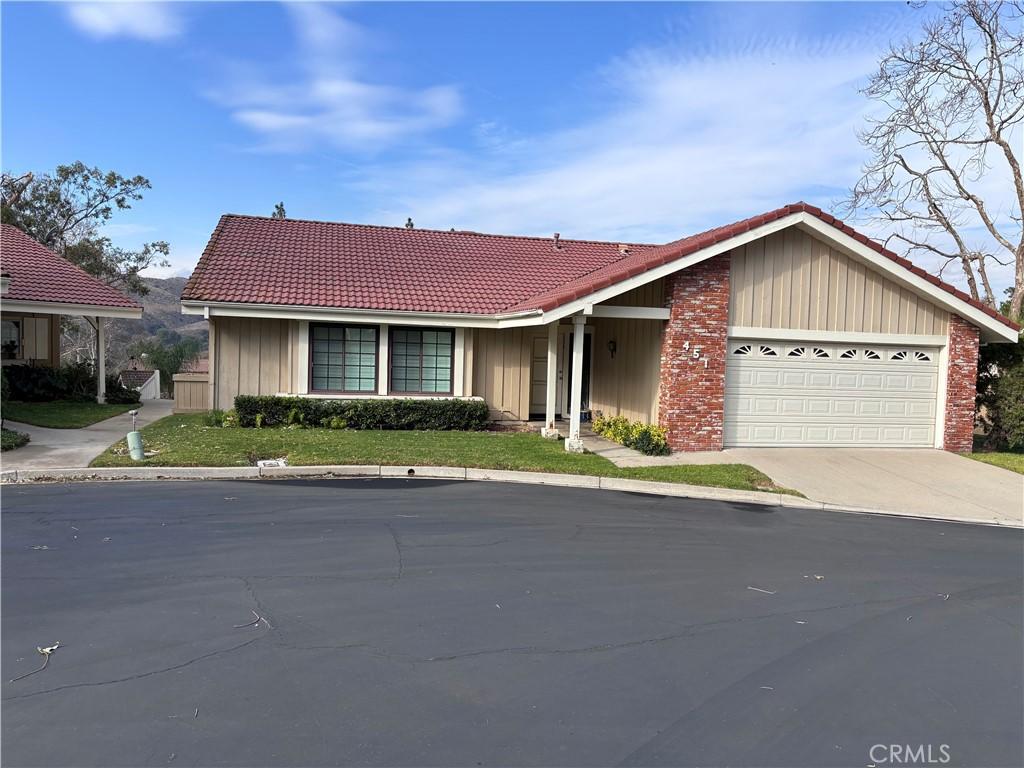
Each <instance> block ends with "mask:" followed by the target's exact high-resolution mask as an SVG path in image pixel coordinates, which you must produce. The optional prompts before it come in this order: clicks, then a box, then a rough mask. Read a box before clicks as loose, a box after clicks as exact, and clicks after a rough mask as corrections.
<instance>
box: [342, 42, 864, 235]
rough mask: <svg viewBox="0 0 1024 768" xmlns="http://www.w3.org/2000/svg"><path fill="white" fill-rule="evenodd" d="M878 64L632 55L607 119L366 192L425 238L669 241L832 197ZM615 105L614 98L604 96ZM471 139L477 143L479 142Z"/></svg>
mask: <svg viewBox="0 0 1024 768" xmlns="http://www.w3.org/2000/svg"><path fill="white" fill-rule="evenodd" d="M873 61H874V57H873V55H872V54H871V53H870V52H866V51H861V50H856V49H855V48H852V47H845V46H831V47H830V48H829V49H827V50H813V49H812V50H810V51H808V50H805V49H803V48H802V47H801V46H799V45H796V44H793V43H792V42H790V41H787V42H782V43H779V44H773V45H764V46H759V47H753V48H752V47H749V46H748V47H746V48H744V49H743V52H742V53H741V54H737V55H730V54H722V55H705V56H701V57H700V58H690V57H688V56H681V55H677V54H676V53H675V52H674V51H673V50H672V49H671V48H668V49H662V50H644V51H637V52H635V53H634V54H632V55H630V56H628V57H626V58H624V59H622V60H620V61H618V62H615V63H614V64H613V65H611V66H610V67H609V68H608V70H607V72H606V73H605V81H604V84H603V88H602V90H603V93H604V96H605V101H606V103H607V104H608V106H607V108H606V109H605V110H604V111H603V113H602V114H600V115H599V116H598V117H596V118H593V119H590V120H588V121H587V122H585V123H581V124H579V125H578V126H575V127H572V128H570V129H568V130H561V131H558V132H554V133H551V134H548V135H545V136H540V137H537V136H534V137H532V138H531V140H530V141H513V142H510V143H509V142H499V145H500V146H498V147H497V148H495V147H493V146H492V144H491V142H490V141H489V139H491V138H493V137H494V136H504V135H505V134H506V133H508V131H507V130H506V129H504V128H502V127H500V126H495V125H493V124H485V125H484V126H482V128H481V131H480V132H482V133H483V134H484V138H485V139H488V140H486V141H481V148H480V149H479V150H478V151H475V152H473V153H461V154H455V155H452V154H444V155H442V156H441V158H440V159H436V160H426V161H421V162H420V163H418V164H417V165H416V166H415V167H414V168H412V169H410V168H409V167H408V166H406V165H402V166H383V165H382V166H375V167H372V168H368V169H366V170H364V171H363V172H362V173H361V179H360V181H361V183H363V184H365V185H367V187H373V188H376V189H377V190H378V193H379V194H380V195H388V194H389V193H390V194H391V195H393V196H394V199H395V200H396V201H397V203H398V204H397V205H395V206H394V207H393V209H392V210H389V211H382V213H387V214H388V215H389V217H391V218H394V217H395V216H399V215H405V214H406V213H408V214H410V215H413V217H414V219H415V220H416V222H417V223H418V224H422V226H437V227H441V228H447V227H450V226H455V227H457V228H469V229H482V230H489V231H509V232H524V233H534V234H549V233H550V232H552V231H556V230H557V231H560V232H561V233H562V234H563V236H569V235H570V234H571V235H575V236H580V237H601V238H608V239H631V240H646V241H664V240H668V239H671V238H675V237H679V236H682V235H683V234H685V233H688V232H693V231H698V230H700V229H702V228H705V227H707V226H713V225H716V224H721V223H726V222H728V221H731V220H733V219H734V218H736V217H737V216H738V215H743V214H746V213H758V212H762V211H764V210H769V209H771V208H774V207H777V206H779V205H781V204H784V203H787V202H792V201H794V200H796V199H798V198H800V197H801V196H805V195H808V194H809V192H808V191H809V190H811V191H815V190H816V191H817V197H816V199H817V202H819V203H822V202H823V203H825V204H827V203H828V202H829V201H828V200H827V199H826V200H822V199H821V196H822V195H828V196H833V195H837V194H838V192H839V188H841V187H845V186H846V185H847V184H848V183H849V182H850V180H851V179H852V178H853V176H854V174H855V172H856V169H857V164H858V162H859V158H860V152H859V148H858V145H857V142H856V139H855V137H854V129H855V127H856V126H857V125H858V124H859V122H860V117H861V113H862V110H863V109H864V100H863V98H862V97H861V96H860V95H859V94H858V93H857V90H856V81H857V79H858V78H859V77H861V76H862V75H863V74H864V73H865V72H867V71H870V68H871V65H872V62H873ZM609 93H611V94H612V96H611V97H610V98H609V97H608V94H609ZM478 133H479V132H478Z"/></svg>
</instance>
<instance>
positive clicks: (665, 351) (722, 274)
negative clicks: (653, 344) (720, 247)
mask: <svg viewBox="0 0 1024 768" xmlns="http://www.w3.org/2000/svg"><path fill="white" fill-rule="evenodd" d="M665 298H666V302H667V304H668V308H669V310H670V311H671V315H670V317H669V321H668V325H667V326H666V327H665V333H664V335H663V337H662V341H661V389H660V392H659V396H658V420H659V422H660V423H661V426H663V427H665V428H666V429H668V443H669V446H670V447H671V448H672V450H673V451H720V450H722V422H723V419H724V415H725V356H726V333H727V329H728V325H729V254H728V253H724V254H721V255H719V256H713V257H712V258H710V259H708V260H707V261H703V262H701V263H700V264H696V265H694V266H692V267H690V268H688V269H684V270H683V271H681V272H676V273H675V274H673V275H671V276H670V277H669V278H668V279H667V280H666V285H665ZM686 342H689V343H690V347H689V349H688V350H687V349H683V345H684V344H685V343H686ZM696 347H699V348H700V352H701V357H700V359H697V360H695V359H694V358H693V350H694V348H696ZM705 358H706V359H707V368H705V367H704V359H705Z"/></svg>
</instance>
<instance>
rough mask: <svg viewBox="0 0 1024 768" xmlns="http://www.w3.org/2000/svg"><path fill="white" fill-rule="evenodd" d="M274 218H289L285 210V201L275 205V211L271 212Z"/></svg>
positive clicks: (271, 216)
mask: <svg viewBox="0 0 1024 768" xmlns="http://www.w3.org/2000/svg"><path fill="white" fill-rule="evenodd" d="M270 218H272V219H287V218H288V214H286V213H285V211H284V203H278V204H277V205H275V206H274V212H273V213H272V214H270Z"/></svg>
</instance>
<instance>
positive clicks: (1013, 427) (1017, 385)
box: [990, 364, 1024, 451]
mask: <svg viewBox="0 0 1024 768" xmlns="http://www.w3.org/2000/svg"><path fill="white" fill-rule="evenodd" d="M993 389H994V393H993V405H994V408H993V410H992V411H991V412H990V415H991V417H992V420H993V422H994V423H995V424H997V425H998V428H999V432H1000V439H1001V442H1004V443H1005V444H1006V446H1007V447H1008V448H1009V449H1010V450H1013V451H1020V450H1024V364H1018V365H1016V366H1014V367H1013V368H1010V369H1009V370H1007V371H1004V372H1003V373H1002V375H1000V376H999V378H998V379H997V380H996V381H995V384H994V386H993Z"/></svg>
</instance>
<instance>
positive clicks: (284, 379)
mask: <svg viewBox="0 0 1024 768" xmlns="http://www.w3.org/2000/svg"><path fill="white" fill-rule="evenodd" d="M295 325H297V324H296V322H295V321H292V320H270V319H263V318H255V317H219V318H217V321H216V323H214V324H213V326H212V327H213V334H214V338H213V344H212V347H213V348H214V349H215V350H216V357H215V359H214V361H213V363H212V364H213V365H214V366H215V369H214V371H213V376H214V382H215V390H216V393H217V394H216V400H217V405H216V407H217V408H224V409H226V408H232V407H234V400H235V395H240V394H243V395H276V394H278V393H279V392H296V391H297V386H296V385H297V375H296V374H297V371H296V366H295V353H294V351H293V347H294V346H295V341H296V335H295V334H296V331H295V328H294V326H295Z"/></svg>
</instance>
